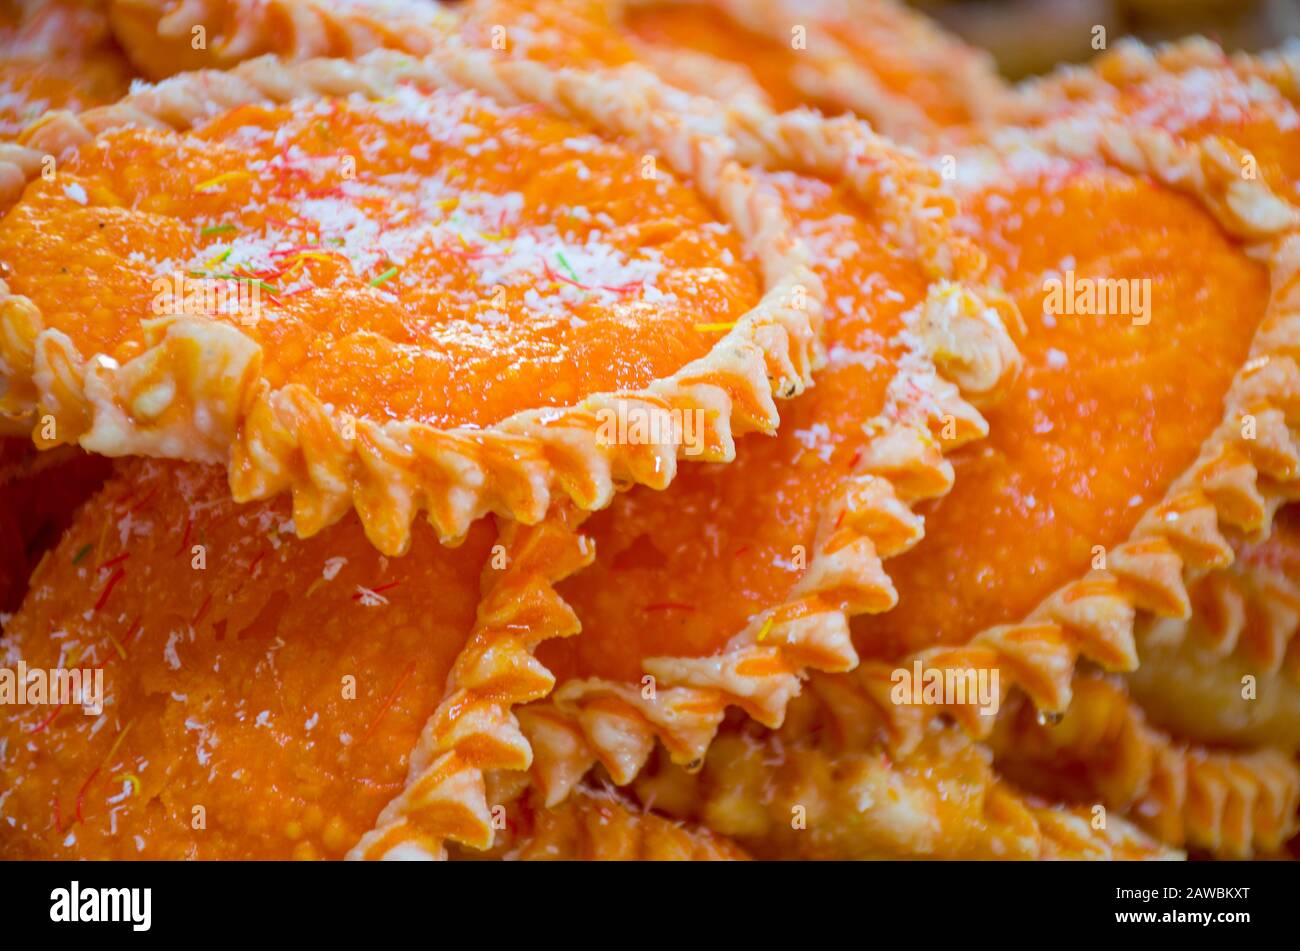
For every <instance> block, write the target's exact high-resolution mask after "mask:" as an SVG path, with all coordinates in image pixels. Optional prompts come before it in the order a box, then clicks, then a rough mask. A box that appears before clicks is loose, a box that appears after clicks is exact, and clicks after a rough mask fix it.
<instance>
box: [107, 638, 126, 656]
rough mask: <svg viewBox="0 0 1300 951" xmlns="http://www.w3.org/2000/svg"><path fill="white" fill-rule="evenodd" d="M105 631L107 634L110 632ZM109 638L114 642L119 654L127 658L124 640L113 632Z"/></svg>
mask: <svg viewBox="0 0 1300 951" xmlns="http://www.w3.org/2000/svg"><path fill="white" fill-rule="evenodd" d="M105 633H106V634H107V633H108V632H105ZM108 639H109V640H110V641H112V642H113V647H114V649H115V650H116V651H117V656H118V657H120V658H122V659H123V660H126V648H125V647H123V646H122V642H121V641H119V640H118V639H117V638H116V637H114V636H113V635H112V634H108Z"/></svg>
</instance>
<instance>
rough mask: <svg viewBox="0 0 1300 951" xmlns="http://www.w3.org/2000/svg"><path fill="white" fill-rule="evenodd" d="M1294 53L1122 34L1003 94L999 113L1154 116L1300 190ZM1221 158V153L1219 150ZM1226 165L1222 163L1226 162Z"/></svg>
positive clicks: (1273, 183)
mask: <svg viewBox="0 0 1300 951" xmlns="http://www.w3.org/2000/svg"><path fill="white" fill-rule="evenodd" d="M1297 76H1300V59H1298V58H1297V57H1296V54H1295V53H1294V52H1292V51H1289V50H1283V51H1279V52H1278V53H1274V54H1264V55H1261V56H1247V55H1245V54H1237V55H1235V56H1231V57H1230V56H1228V55H1227V54H1225V53H1224V52H1223V50H1221V49H1220V48H1219V47H1218V46H1216V45H1214V44H1213V43H1211V42H1210V41H1208V40H1205V39H1203V38H1199V37H1198V38H1194V39H1190V40H1184V41H1182V42H1179V43H1173V44H1168V45H1165V46H1159V47H1155V48H1149V47H1146V46H1143V45H1142V44H1140V43H1137V42H1135V41H1133V40H1123V41H1121V42H1120V43H1118V44H1116V46H1115V48H1114V49H1113V50H1111V51H1110V52H1107V53H1105V54H1103V55H1101V56H1100V57H1098V58H1097V60H1096V61H1095V62H1094V63H1091V64H1089V65H1088V66H1087V67H1077V66H1070V67H1063V68H1062V69H1060V70H1058V71H1056V72H1055V73H1053V74H1051V75H1049V76H1047V77H1045V78H1043V79H1041V80H1035V81H1031V82H1028V83H1025V84H1024V85H1023V86H1021V87H1020V88H1019V89H1017V90H1016V94H1015V95H1014V96H1013V97H1010V98H1008V99H1005V100H1003V101H1002V104H1001V105H1002V114H1001V116H1000V117H999V118H1000V120H1001V121H1006V122H1014V123H1017V124H1021V125H1030V124H1034V123H1040V122H1043V121H1050V120H1056V119H1060V118H1061V117H1062V116H1064V115H1099V116H1103V117H1105V118H1106V119H1107V120H1108V121H1113V122H1124V123H1130V124H1135V125H1148V126H1150V125H1154V126H1157V127H1158V128H1160V129H1163V130H1164V131H1165V132H1168V133H1169V134H1170V135H1172V136H1174V138H1175V140H1176V141H1179V142H1181V143H1184V144H1192V143H1202V142H1203V143H1204V145H1205V146H1206V147H1207V148H1211V149H1218V150H1219V151H1221V152H1225V153H1227V155H1228V156H1230V159H1231V160H1233V161H1236V163H1237V171H1238V173H1239V175H1240V176H1241V177H1242V178H1243V179H1245V180H1247V181H1250V180H1254V179H1256V178H1259V179H1262V180H1264V181H1266V182H1267V183H1268V184H1269V186H1270V187H1271V188H1272V189H1273V191H1274V192H1275V193H1276V194H1277V196H1278V197H1279V198H1282V199H1284V200H1286V201H1288V202H1295V201H1296V199H1297V198H1300V114H1298V113H1297V110H1296V101H1297V99H1298V98H1300V96H1298V94H1297V93H1298V89H1300V87H1298V85H1297V82H1296V77H1297ZM1220 161H1224V160H1223V159H1221V160H1220ZM1225 164H1226V162H1225Z"/></svg>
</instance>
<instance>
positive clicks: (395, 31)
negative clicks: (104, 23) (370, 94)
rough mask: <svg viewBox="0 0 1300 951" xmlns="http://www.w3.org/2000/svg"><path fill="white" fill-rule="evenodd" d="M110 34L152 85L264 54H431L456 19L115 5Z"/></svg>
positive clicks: (197, 1) (228, 1)
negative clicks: (382, 51) (154, 81)
mask: <svg viewBox="0 0 1300 951" xmlns="http://www.w3.org/2000/svg"><path fill="white" fill-rule="evenodd" d="M109 6H110V10H111V17H112V23H113V32H114V33H115V35H116V36H117V38H118V40H119V42H121V44H122V47H123V48H124V49H125V50H126V52H127V55H128V56H130V58H131V61H132V62H133V63H134V64H135V65H136V67H137V68H138V69H139V70H140V71H141V72H142V73H144V74H145V75H146V76H149V77H150V78H152V79H163V78H165V77H167V76H172V75H174V74H176V73H180V72H185V71H187V70H196V69H228V68H230V67H231V66H234V65H235V64H236V63H241V62H243V61H244V60H247V59H253V58H255V57H258V56H262V55H264V54H268V53H269V54H273V55H275V56H278V57H280V58H281V59H284V60H305V59H313V58H316V57H322V56H330V57H344V58H353V57H357V56H360V55H361V54H363V53H367V52H369V51H370V50H373V49H381V48H382V49H393V50H402V51H404V52H408V53H412V54H415V55H417V56H422V55H424V54H425V53H428V52H429V50H430V49H431V48H432V47H433V45H434V43H435V42H436V40H437V38H438V37H439V36H442V35H445V33H446V32H447V31H448V30H449V29H450V28H451V24H452V22H453V17H452V16H451V14H450V13H448V12H447V11H446V10H445V9H444V8H443V7H442V6H441V4H439V3H437V2H436V0H110V3H109Z"/></svg>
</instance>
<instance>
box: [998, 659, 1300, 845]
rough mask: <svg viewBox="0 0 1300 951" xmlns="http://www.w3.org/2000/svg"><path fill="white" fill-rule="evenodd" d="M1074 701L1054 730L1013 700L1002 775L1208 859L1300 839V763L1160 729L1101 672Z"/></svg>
mask: <svg viewBox="0 0 1300 951" xmlns="http://www.w3.org/2000/svg"><path fill="white" fill-rule="evenodd" d="M1074 694H1075V696H1074V702H1073V703H1072V704H1071V706H1070V709H1069V710H1068V711H1067V712H1066V714H1065V716H1064V717H1063V718H1062V719H1061V720H1060V721H1059V722H1057V723H1052V724H1048V723H1044V722H1042V720H1041V718H1040V717H1039V716H1038V714H1037V713H1036V712H1035V711H1034V710H1032V708H1031V707H1030V706H1029V705H1028V704H1025V703H1023V702H1020V701H1018V700H1016V699H1013V701H1012V706H1011V708H1010V709H1009V710H1008V711H1007V713H1006V715H1004V716H1002V717H1000V718H999V719H998V723H997V727H996V729H995V731H994V735H993V737H992V745H993V748H994V750H995V753H996V760H995V762H996V765H997V768H998V769H999V770H1000V771H1002V772H1003V773H1004V774H1006V775H1008V776H1011V777H1014V778H1015V779H1016V780H1017V781H1019V782H1021V783H1024V784H1026V785H1027V786H1028V787H1029V788H1033V789H1037V790H1039V791H1041V792H1044V793H1046V794H1048V795H1063V796H1068V797H1071V798H1075V799H1086V798H1088V797H1095V798H1096V800H1097V801H1099V802H1101V803H1103V804H1104V805H1105V806H1106V807H1107V808H1108V809H1113V810H1116V811H1118V812H1121V813H1123V814H1125V815H1127V816H1129V817H1130V818H1131V819H1132V820H1133V821H1134V822H1136V823H1137V824H1138V825H1140V826H1142V827H1143V828H1144V829H1146V830H1147V831H1148V832H1150V833H1151V834H1152V835H1154V836H1156V837H1157V838H1159V839H1160V841H1162V842H1167V843H1169V844H1171V845H1174V846H1176V847H1179V848H1187V849H1189V850H1195V851H1196V852H1199V853H1202V854H1208V855H1211V856H1216V857H1223V858H1238V859H1240V858H1250V857H1251V856H1253V855H1258V854H1261V853H1262V854H1265V855H1268V854H1271V853H1276V852H1277V851H1279V850H1280V849H1281V848H1282V846H1283V845H1284V844H1285V843H1286V841H1287V840H1288V839H1289V838H1290V837H1291V836H1293V835H1295V833H1296V831H1297V828H1298V825H1297V817H1296V809H1297V807H1298V806H1300V772H1298V771H1297V769H1296V764H1295V758H1294V756H1292V755H1290V754H1289V753H1287V752H1284V751H1282V750H1279V749H1276V748H1267V747H1265V748H1260V749H1254V750H1246V751H1236V750H1232V749H1215V748H1207V747H1202V746H1197V745H1195V744H1189V743H1188V742H1187V741H1185V740H1183V739H1180V738H1178V737H1173V736H1170V735H1169V734H1167V733H1165V732H1163V731H1161V730H1159V729H1157V728H1155V727H1153V726H1152V725H1151V724H1150V723H1149V722H1148V721H1147V717H1146V715H1145V713H1144V712H1143V710H1142V708H1141V707H1139V706H1138V705H1137V704H1136V703H1134V702H1133V701H1132V699H1131V698H1130V697H1129V696H1128V695H1127V692H1126V690H1125V689H1124V687H1123V685H1122V684H1119V683H1116V682H1114V681H1111V680H1107V679H1105V678H1103V677H1101V676H1098V675H1096V674H1092V673H1090V674H1087V675H1080V676H1078V677H1076V678H1075V685H1074Z"/></svg>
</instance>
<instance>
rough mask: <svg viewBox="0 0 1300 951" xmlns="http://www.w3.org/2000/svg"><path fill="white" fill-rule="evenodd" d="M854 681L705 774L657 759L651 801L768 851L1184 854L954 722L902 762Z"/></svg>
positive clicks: (850, 855) (720, 749)
mask: <svg viewBox="0 0 1300 951" xmlns="http://www.w3.org/2000/svg"><path fill="white" fill-rule="evenodd" d="M849 676H851V675H842V674H833V675H817V676H815V677H814V678H813V679H812V681H811V683H810V685H809V692H808V693H806V694H805V695H804V696H803V697H801V698H800V699H799V700H798V701H796V703H795V704H794V705H792V708H791V712H790V718H789V721H788V722H787V723H786V724H785V725H784V726H783V727H782V728H781V729H779V730H775V731H755V730H753V729H752V728H744V729H735V730H733V729H728V730H726V731H724V732H723V733H722V735H720V736H719V737H718V740H717V742H716V743H715V744H714V746H713V748H712V749H711V750H710V751H709V755H708V757H707V758H706V759H705V762H704V767H703V769H702V770H701V771H700V772H698V773H696V774H692V773H689V772H687V771H685V770H683V769H681V768H680V767H678V766H675V765H673V764H671V763H668V762H664V761H662V760H661V761H659V762H657V763H655V764H654V765H653V767H652V768H650V769H647V770H646V772H645V773H644V774H643V775H642V776H641V777H640V778H638V780H637V783H636V789H637V793H638V795H639V797H640V798H641V799H642V801H644V802H646V803H651V804H653V805H654V806H655V807H656V808H659V809H663V810H665V811H667V812H668V813H669V814H672V815H677V816H680V817H683V818H694V819H697V820H700V821H703V822H704V823H705V824H706V825H708V826H709V828H712V829H715V830H717V831H719V832H723V833H724V834H727V835H730V836H732V837H734V838H735V839H736V840H737V841H739V842H740V843H742V844H743V845H745V846H746V847H747V848H749V849H750V850H752V851H753V853H754V854H755V856H758V857H769V858H772V857H776V858H804V859H839V860H843V859H899V858H912V859H916V858H930V859H934V858H940V859H1093V860H1096V859H1168V858H1178V857H1179V855H1178V853H1177V852H1175V851H1174V850H1172V849H1169V848H1167V847H1165V846H1163V845H1162V844H1161V843H1160V842H1159V841H1157V840H1156V839H1154V838H1152V837H1151V836H1148V835H1146V834H1144V833H1143V832H1142V831H1141V830H1139V829H1137V828H1136V827H1134V826H1133V825H1132V824H1130V823H1128V822H1126V821H1125V820H1123V819H1120V818H1118V817H1108V816H1105V815H1104V813H1102V812H1099V811H1096V810H1093V809H1090V808H1087V807H1083V806H1077V807H1073V808H1069V807H1064V806H1059V805H1053V804H1049V803H1048V802H1047V801H1045V800H1042V799H1039V798H1036V797H1033V796H1026V795H1024V794H1023V793H1020V792H1018V791H1016V790H1015V789H1014V788H1013V787H1012V786H1011V785H1010V784H1009V783H1007V782H1006V781H1005V780H1004V779H1002V778H1000V777H999V776H998V775H997V774H996V773H995V772H994V770H993V766H992V762H991V760H992V756H991V754H990V753H989V751H988V750H987V749H985V748H984V747H983V745H982V744H980V743H977V742H974V741H972V740H971V739H970V738H969V737H967V736H965V735H964V734H963V733H962V732H961V731H960V730H958V729H955V728H954V727H953V726H952V725H940V724H938V723H934V724H931V726H930V727H929V728H928V729H927V731H926V735H925V737H924V738H923V739H922V740H921V742H920V743H919V744H918V746H917V747H916V748H915V749H913V750H912V751H910V752H909V753H908V754H907V755H905V756H903V757H902V758H895V757H893V756H891V754H890V753H889V752H888V750H887V749H886V748H885V747H884V746H883V745H882V744H881V743H879V742H878V741H875V740H873V739H872V738H871V736H870V730H869V729H864V723H863V721H862V720H860V719H858V718H857V717H856V716H852V715H853V714H856V713H857V712H858V711H857V710H855V709H854V708H853V707H852V706H849V707H840V706H839V704H838V701H837V694H838V693H839V691H840V690H842V689H843V687H844V684H843V683H842V682H843V681H844V680H846V679H847V677H849ZM842 714H850V717H849V718H847V719H845V718H843V717H842Z"/></svg>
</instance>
